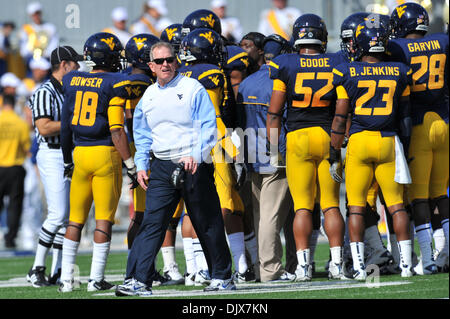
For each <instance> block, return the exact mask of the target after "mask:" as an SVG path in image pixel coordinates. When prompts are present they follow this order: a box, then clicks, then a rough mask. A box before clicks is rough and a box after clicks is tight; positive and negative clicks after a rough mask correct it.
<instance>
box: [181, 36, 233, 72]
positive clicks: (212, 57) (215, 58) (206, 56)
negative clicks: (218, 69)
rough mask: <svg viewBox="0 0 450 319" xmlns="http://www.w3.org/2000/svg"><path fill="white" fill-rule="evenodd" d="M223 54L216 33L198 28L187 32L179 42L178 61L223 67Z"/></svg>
mask: <svg viewBox="0 0 450 319" xmlns="http://www.w3.org/2000/svg"><path fill="white" fill-rule="evenodd" d="M225 52H226V51H225V48H224V45H223V42H222V38H221V37H220V35H219V34H218V33H217V32H215V31H214V30H211V29H207V28H199V29H195V30H194V31H191V32H189V34H188V35H187V36H185V37H184V38H183V40H182V41H181V47H180V59H181V60H183V61H186V62H192V61H197V62H204V63H211V64H214V65H223V64H224V62H225V61H226V58H225V55H226V53H225Z"/></svg>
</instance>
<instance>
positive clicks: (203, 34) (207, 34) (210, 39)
mask: <svg viewBox="0 0 450 319" xmlns="http://www.w3.org/2000/svg"><path fill="white" fill-rule="evenodd" d="M200 36H201V37H204V38H205V39H206V40H208V41H209V43H211V44H213V42H214V38H213V37H212V31H209V32H208V33H200Z"/></svg>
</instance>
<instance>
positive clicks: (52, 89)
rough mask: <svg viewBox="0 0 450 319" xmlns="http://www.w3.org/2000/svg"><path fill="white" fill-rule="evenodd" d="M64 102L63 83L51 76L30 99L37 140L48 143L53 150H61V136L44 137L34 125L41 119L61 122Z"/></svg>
mask: <svg viewBox="0 0 450 319" xmlns="http://www.w3.org/2000/svg"><path fill="white" fill-rule="evenodd" d="M63 102H64V94H63V90H62V86H61V83H60V82H59V81H58V80H57V79H55V78H54V77H53V76H50V79H49V80H48V81H47V82H45V83H43V84H42V85H41V86H40V87H39V89H37V90H36V92H35V93H34V94H33V95H32V96H31V97H30V99H29V101H28V103H29V106H30V108H31V110H32V111H33V125H34V127H35V129H34V130H35V132H36V140H37V142H38V143H39V144H40V143H47V144H48V145H49V146H52V148H56V147H58V148H59V145H60V137H59V135H55V136H49V137H43V136H42V135H41V134H39V130H38V129H37V127H36V125H35V124H34V123H35V121H37V120H38V119H41V118H48V119H50V120H52V121H61V108H62V105H63Z"/></svg>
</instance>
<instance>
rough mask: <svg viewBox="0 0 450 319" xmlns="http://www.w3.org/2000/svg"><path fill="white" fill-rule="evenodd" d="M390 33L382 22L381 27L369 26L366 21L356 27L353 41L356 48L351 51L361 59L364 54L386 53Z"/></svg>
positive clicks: (355, 56) (351, 54)
mask: <svg viewBox="0 0 450 319" xmlns="http://www.w3.org/2000/svg"><path fill="white" fill-rule="evenodd" d="M388 38H389V34H388V31H387V30H386V29H385V28H384V27H383V25H382V24H381V23H380V25H379V27H376V26H370V27H369V26H367V24H366V22H363V23H361V24H359V25H358V26H357V27H356V30H355V35H354V36H353V41H354V43H355V47H354V48H355V50H354V51H353V52H349V54H350V56H352V57H353V58H354V59H355V60H359V59H360V58H361V57H362V56H363V55H368V54H371V53H372V54H374V53H384V52H385V51H386V47H387V42H388Z"/></svg>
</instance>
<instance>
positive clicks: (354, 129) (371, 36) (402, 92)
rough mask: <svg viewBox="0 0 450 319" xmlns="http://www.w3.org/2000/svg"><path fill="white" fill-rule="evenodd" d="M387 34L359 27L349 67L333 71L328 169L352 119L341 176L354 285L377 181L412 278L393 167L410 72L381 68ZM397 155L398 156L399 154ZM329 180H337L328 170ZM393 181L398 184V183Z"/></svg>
mask: <svg viewBox="0 0 450 319" xmlns="http://www.w3.org/2000/svg"><path fill="white" fill-rule="evenodd" d="M387 39H388V34H387V30H386V29H384V28H383V27H382V26H381V25H379V27H376V26H370V27H368V26H367V25H366V23H365V22H363V23H361V24H359V25H358V27H357V29H356V32H355V35H354V39H353V41H354V43H355V47H354V49H355V50H354V52H350V54H351V55H353V58H354V62H352V63H350V64H348V63H345V64H341V65H339V66H337V67H336V68H335V69H334V70H333V74H334V79H333V85H334V86H335V87H336V92H337V99H338V100H337V103H336V113H335V116H334V119H333V123H332V126H331V144H330V145H331V146H330V163H332V167H333V166H334V164H335V163H339V162H340V154H341V153H340V152H341V146H342V142H343V140H344V134H345V128H346V123H347V117H348V113H349V112H351V113H352V121H351V126H350V130H349V135H350V138H349V142H348V146H347V154H346V159H345V161H346V164H345V176H346V191H347V197H348V206H349V222H348V229H349V235H350V248H351V253H352V257H353V268H354V271H355V272H354V276H353V278H354V279H356V280H365V279H366V277H367V273H366V268H365V263H364V213H365V210H366V202H367V195H368V190H369V187H370V186H371V184H372V181H373V179H374V178H376V180H377V182H378V184H379V186H380V188H381V190H382V192H383V196H384V199H385V201H386V204H387V206H388V209H389V213H390V214H391V215H392V218H393V223H394V230H395V233H396V235H397V238H398V246H399V251H400V258H401V262H400V267H401V269H402V273H401V275H402V277H410V276H412V275H413V272H412V270H411V253H412V246H411V245H412V244H411V239H410V233H409V217H408V214H407V212H406V210H405V208H404V205H403V185H401V184H400V183H399V182H402V183H404V182H405V181H403V180H398V179H397V176H396V172H397V171H396V169H397V170H398V169H399V167H397V163H398V162H397V161H396V159H397V160H398V161H400V160H401V159H403V161H404V162H405V166H406V160H405V159H404V156H403V154H402V151H403V149H402V148H401V144H402V143H400V140H399V139H398V138H397V134H399V135H400V139H401V141H402V142H403V145H407V144H408V143H409V136H410V128H411V125H410V123H411V122H410V117H409V84H410V82H411V70H410V69H409V67H407V66H406V65H404V64H402V63H394V62H383V61H382V59H383V57H384V52H385V49H386V46H387ZM399 153H400V154H399ZM330 172H331V173H332V174H333V176H334V177H333V178H334V179H339V178H340V176H337V175H336V172H335V171H333V170H331V171H330ZM397 180H398V181H399V182H397Z"/></svg>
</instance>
